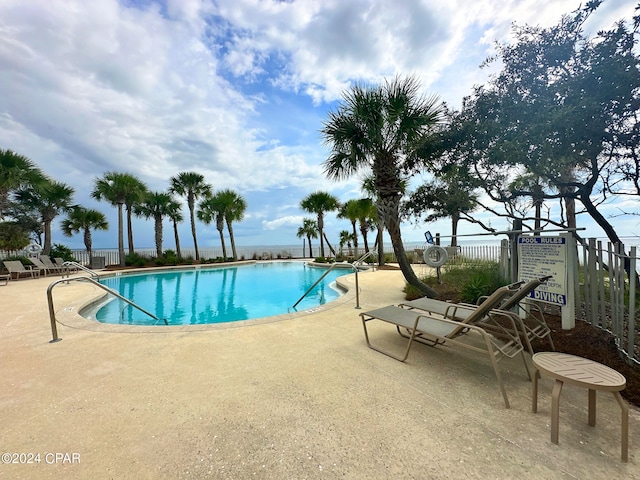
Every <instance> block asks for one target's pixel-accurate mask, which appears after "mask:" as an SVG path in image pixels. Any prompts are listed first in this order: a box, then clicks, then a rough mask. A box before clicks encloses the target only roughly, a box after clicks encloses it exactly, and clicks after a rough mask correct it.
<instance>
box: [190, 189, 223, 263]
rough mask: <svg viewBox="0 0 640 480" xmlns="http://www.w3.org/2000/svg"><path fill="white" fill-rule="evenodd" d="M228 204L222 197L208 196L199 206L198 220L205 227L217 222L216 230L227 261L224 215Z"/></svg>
mask: <svg viewBox="0 0 640 480" xmlns="http://www.w3.org/2000/svg"><path fill="white" fill-rule="evenodd" d="M226 208H227V203H226V202H225V201H224V199H223V198H222V197H220V195H217V194H216V195H207V196H206V197H205V198H204V199H203V200H202V201H201V202H200V205H199V206H198V212H197V215H198V220H200V221H201V222H202V223H204V224H205V225H210V224H211V222H214V221H215V222H216V228H217V230H218V233H219V234H220V243H221V244H222V257H223V258H224V259H225V260H226V259H227V246H226V244H225V242H224V215H225V209H226Z"/></svg>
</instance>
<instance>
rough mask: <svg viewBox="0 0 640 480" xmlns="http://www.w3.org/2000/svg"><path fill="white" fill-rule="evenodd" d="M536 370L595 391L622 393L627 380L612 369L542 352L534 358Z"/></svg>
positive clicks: (578, 358) (566, 355)
mask: <svg viewBox="0 0 640 480" xmlns="http://www.w3.org/2000/svg"><path fill="white" fill-rule="evenodd" d="M532 360H533V364H534V365H535V366H536V368H537V369H538V370H540V371H542V372H545V373H547V374H548V375H550V376H552V377H554V378H556V379H557V380H561V381H563V382H567V383H571V384H574V385H578V386H580V387H586V388H590V389H594V390H606V391H620V390H623V389H624V388H625V387H626V385H627V379H626V378H624V375H622V374H621V373H619V372H616V371H615V370H613V369H612V368H609V367H607V366H606V365H602V364H601V363H598V362H594V361H593V360H589V359H587V358H582V357H577V356H575V355H569V354H568V353H558V352H540V353H536V354H534V355H533V357H532Z"/></svg>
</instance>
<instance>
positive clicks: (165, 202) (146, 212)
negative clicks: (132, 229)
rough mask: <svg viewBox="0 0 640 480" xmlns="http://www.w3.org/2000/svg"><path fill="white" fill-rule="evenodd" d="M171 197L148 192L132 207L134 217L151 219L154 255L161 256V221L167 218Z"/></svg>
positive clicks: (165, 194)
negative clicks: (153, 234)
mask: <svg viewBox="0 0 640 480" xmlns="http://www.w3.org/2000/svg"><path fill="white" fill-rule="evenodd" d="M171 201H172V198H171V195H170V194H169V193H165V192H149V193H147V195H146V196H145V197H144V199H143V200H142V202H140V203H138V204H137V205H135V206H134V207H133V212H134V214H135V215H138V216H140V217H144V218H147V219H149V218H153V221H154V233H155V242H156V255H157V256H158V257H161V256H162V234H163V229H162V220H163V219H164V217H168V216H169V211H170V208H171Z"/></svg>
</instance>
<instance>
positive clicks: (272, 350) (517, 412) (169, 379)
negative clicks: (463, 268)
mask: <svg viewBox="0 0 640 480" xmlns="http://www.w3.org/2000/svg"><path fill="white" fill-rule="evenodd" d="M57 278H58V277H52V276H49V277H47V278H41V279H23V280H19V281H10V282H9V284H8V285H7V286H0V305H1V313H0V366H1V368H0V372H1V373H2V375H1V377H0V425H1V427H0V453H2V454H3V457H2V459H3V462H4V461H6V459H8V458H9V457H6V454H11V453H17V454H25V455H24V456H23V457H22V458H18V457H16V456H14V457H13V458H9V459H10V460H14V459H15V460H16V461H18V462H20V461H23V460H29V459H31V460H33V461H34V463H31V464H5V463H2V464H0V478H7V479H9V478H11V479H57V478H65V479H89V478H90V479H103V478H113V479H147V478H148V479H156V478H159V479H165V478H166V479H175V478H234V479H246V478H264V479H294V478H295V479H298V478H311V479H314V478H349V479H380V478H389V479H396V478H416V479H426V478H434V479H439V478H452V479H457V478H469V477H475V478H482V479H485V478H487V479H488V478H491V479H494V478H495V479H511V478H513V479H529V478H531V479H534V478H535V479H555V478H580V479H582V478H584V479H595V478H602V479H605V478H606V479H613V478H615V479H634V478H639V477H640V456H639V455H638V451H639V450H638V447H639V446H640V414H639V412H638V410H637V409H635V408H633V407H632V408H630V417H629V463H626V464H625V463H622V462H621V461H620V408H619V407H618V405H617V404H616V402H615V399H614V398H613V396H612V395H610V394H606V393H602V392H599V393H598V399H597V401H598V410H597V424H596V427H595V428H594V427H589V426H588V424H587V392H586V391H585V390H583V389H580V388H574V387H571V386H569V385H567V386H565V388H564V390H563V392H562V399H561V413H560V444H559V445H554V444H552V443H551V442H550V417H551V413H550V402H551V400H550V398H551V388H552V385H553V383H552V382H553V381H552V380H551V379H550V378H548V377H545V376H543V377H542V379H541V380H540V387H539V399H538V413H537V414H534V413H532V412H531V383H530V382H529V381H528V379H527V377H526V374H525V373H524V369H523V366H522V362H521V360H520V359H519V358H515V359H513V360H510V359H504V360H501V361H500V363H499V366H500V369H501V372H502V374H503V378H504V381H505V385H506V388H507V392H508V395H509V399H510V402H511V409H505V407H504V404H503V401H502V397H501V395H500V391H499V389H498V385H497V381H496V379H495V377H494V374H493V371H492V369H491V365H490V362H489V360H488V358H485V356H483V355H479V354H476V353H474V352H471V351H464V350H461V349H459V348H455V349H454V348H453V347H451V348H449V347H446V346H444V347H443V346H440V347H437V348H429V347H426V346H422V345H416V346H415V347H414V348H413V349H412V351H411V354H410V356H409V358H408V360H407V362H406V363H400V362H398V361H396V360H393V359H391V358H389V357H387V356H385V355H381V354H380V353H378V352H375V351H373V350H370V349H368V348H367V346H366V344H365V340H364V334H363V330H362V325H361V322H360V318H359V317H358V314H359V313H360V312H363V311H366V310H368V309H372V308H376V307H380V306H383V305H388V304H393V303H399V302H400V301H402V300H403V294H402V287H403V284H404V282H403V278H402V275H401V273H400V272H399V271H389V270H382V271H375V272H366V273H362V274H360V275H359V284H360V303H361V306H362V309H360V310H358V309H355V308H354V306H355V294H354V289H353V280H354V276H353V275H350V276H349V277H346V278H345V282H347V283H348V284H350V285H351V287H352V288H351V290H350V292H349V293H348V294H347V295H345V296H344V297H342V298H341V299H339V300H338V301H335V302H332V303H331V304H329V305H326V306H323V307H321V308H319V309H318V310H317V311H314V312H303V313H299V314H293V315H284V316H282V317H281V318H279V319H278V321H253V322H250V323H244V322H240V323H237V324H228V325H223V326H209V327H196V328H193V329H190V328H189V327H156V328H149V327H143V328H144V329H145V331H142V330H141V329H140V327H120V326H118V325H110V326H107V328H106V329H105V328H103V327H104V326H103V325H96V324H95V323H92V322H89V321H85V320H81V319H78V318H77V317H76V315H75V313H74V311H75V309H76V308H77V305H78V302H77V301H76V300H74V299H77V298H78V296H79V295H81V297H82V298H84V299H86V295H87V293H86V292H82V293H81V292H80V288H81V287H78V286H74V285H73V284H72V285H70V286H67V285H64V284H61V285H58V286H56V288H55V289H54V295H53V296H54V300H55V307H56V310H57V312H58V316H59V317H60V322H61V323H59V324H58V333H59V336H60V337H61V338H62V339H63V340H62V341H61V342H58V343H53V344H52V343H49V340H50V339H51V329H50V324H49V314H48V309H47V300H46V290H47V287H48V286H49V285H50V284H51V283H52V282H53V281H55V280H56V279H57ZM83 288H86V287H83ZM94 293H95V292H94ZM70 306H71V307H73V309H71V308H70ZM372 323H373V322H372ZM112 327H115V328H112ZM372 333H373V334H374V335H376V336H375V340H376V341H378V342H382V343H384V344H385V345H387V346H397V347H398V348H400V347H401V345H402V344H403V339H402V338H401V337H400V336H399V335H397V333H395V329H393V328H392V327H391V326H388V325H372ZM30 454H31V457H29V455H30ZM37 454H40V457H39V463H37V461H36V458H37V457H35V455H37ZM56 454H58V455H56ZM65 454H66V455H65Z"/></svg>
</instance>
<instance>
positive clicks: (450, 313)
mask: <svg viewBox="0 0 640 480" xmlns="http://www.w3.org/2000/svg"><path fill="white" fill-rule="evenodd" d="M521 284H522V282H518V283H516V284H513V285H507V286H505V287H501V288H499V289H498V290H496V291H495V292H494V293H493V294H492V295H491V296H489V297H488V298H487V299H486V300H485V301H484V302H483V303H481V304H480V305H478V306H471V307H470V306H465V305H461V304H452V303H449V304H447V302H441V303H444V304H446V307H445V308H444V310H440V311H439V312H437V311H434V310H433V309H432V311H423V310H411V309H407V308H401V307H397V306H387V307H383V308H378V309H376V310H371V311H369V312H364V313H361V314H360V318H361V319H362V326H363V328H364V335H365V339H366V342H367V346H368V347H369V348H371V349H373V350H376V351H378V352H380V353H383V354H385V355H387V356H389V357H391V358H394V359H396V360H399V361H401V362H404V361H405V360H406V359H407V357H408V356H409V352H410V350H411V346H412V345H413V343H414V341H417V342H420V343H424V344H426V345H430V346H436V345H442V344H445V343H446V344H447V345H453V346H456V345H457V346H460V347H463V348H468V349H470V350H473V351H476V352H479V353H484V354H487V355H489V358H490V360H491V365H492V367H493V370H494V372H495V374H496V378H497V379H498V384H499V386H500V391H501V392H502V397H503V399H504V403H505V406H506V407H507V408H509V398H508V397H507V392H506V390H505V388H504V384H503V382H502V377H501V376H500V371H499V370H498V365H497V361H498V360H499V359H500V358H502V357H508V358H514V357H515V356H516V355H518V354H519V355H521V357H522V361H523V363H524V366H525V370H526V372H527V375H528V376H529V379H531V373H530V372H529V366H528V364H527V361H526V358H525V355H524V347H523V345H522V342H521V341H520V337H519V335H518V328H517V327H516V320H515V318H514V317H515V316H514V315H513V314H512V313H508V312H501V311H497V310H492V309H493V307H494V306H495V305H496V304H498V303H500V302H501V301H502V300H503V299H504V298H505V297H506V296H508V295H511V294H513V293H515V292H516V291H517V290H518V288H519V287H520V285H521ZM455 318H458V319H460V320H456V319H455ZM371 320H381V321H384V322H387V323H390V324H392V325H395V326H396V329H397V331H398V333H399V334H400V335H402V336H403V337H405V338H407V339H408V342H407V346H406V348H405V350H404V353H403V354H402V355H395V354H393V353H391V352H389V351H386V350H382V349H381V348H378V347H376V346H374V345H373V344H372V343H371V341H370V339H369V332H368V330H367V322H370V321H371ZM498 320H499V321H498ZM505 325H506V326H505ZM486 329H490V330H491V333H488V332H487V330H486ZM403 330H404V331H406V332H407V333H404V332H403ZM472 332H473V333H475V334H477V335H467V334H468V333H472ZM478 336H479V337H480V342H478V341H477V339H478ZM474 337H475V338H474Z"/></svg>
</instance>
